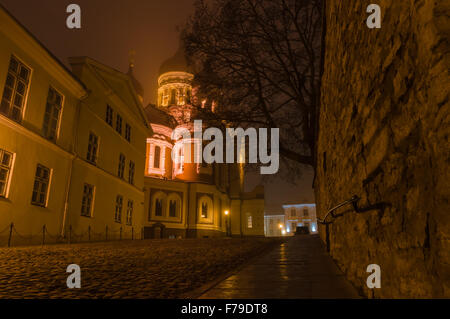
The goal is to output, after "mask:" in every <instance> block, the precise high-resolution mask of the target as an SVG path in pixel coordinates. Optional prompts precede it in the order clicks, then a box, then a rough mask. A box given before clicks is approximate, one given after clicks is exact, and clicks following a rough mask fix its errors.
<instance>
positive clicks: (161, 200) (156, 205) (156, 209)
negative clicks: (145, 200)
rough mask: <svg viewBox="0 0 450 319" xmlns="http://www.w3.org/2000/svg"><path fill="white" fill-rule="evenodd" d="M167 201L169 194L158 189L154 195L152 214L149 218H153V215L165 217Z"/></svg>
mask: <svg viewBox="0 0 450 319" xmlns="http://www.w3.org/2000/svg"><path fill="white" fill-rule="evenodd" d="M166 203H167V195H166V194H165V193H163V192H161V191H158V192H156V193H155V194H154V195H152V198H151V214H150V215H149V219H150V220H151V216H155V217H163V216H165V215H167V213H166V208H165V207H164V206H165V205H166Z"/></svg>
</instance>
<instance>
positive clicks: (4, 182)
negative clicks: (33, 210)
mask: <svg viewBox="0 0 450 319" xmlns="http://www.w3.org/2000/svg"><path fill="white" fill-rule="evenodd" d="M12 164H13V154H12V153H9V152H7V151H4V150H2V149H0V197H6V192H7V190H8V185H9V180H10V174H11V169H12Z"/></svg>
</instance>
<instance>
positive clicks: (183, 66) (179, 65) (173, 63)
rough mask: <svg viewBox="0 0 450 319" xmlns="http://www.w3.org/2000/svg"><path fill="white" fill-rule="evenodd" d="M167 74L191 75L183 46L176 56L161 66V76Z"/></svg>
mask: <svg viewBox="0 0 450 319" xmlns="http://www.w3.org/2000/svg"><path fill="white" fill-rule="evenodd" d="M167 72H186V73H191V68H190V67H189V66H188V63H187V60H186V53H185V50H184V46H183V45H181V46H180V47H179V48H178V50H177V52H176V53H175V55H174V56H172V57H171V58H169V59H167V60H166V61H164V62H163V63H162V64H161V67H160V68H159V75H161V74H164V73H167Z"/></svg>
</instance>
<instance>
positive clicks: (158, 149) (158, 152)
mask: <svg viewBox="0 0 450 319" xmlns="http://www.w3.org/2000/svg"><path fill="white" fill-rule="evenodd" d="M160 161H161V147H159V146H155V153H154V160H153V167H154V168H159V166H160Z"/></svg>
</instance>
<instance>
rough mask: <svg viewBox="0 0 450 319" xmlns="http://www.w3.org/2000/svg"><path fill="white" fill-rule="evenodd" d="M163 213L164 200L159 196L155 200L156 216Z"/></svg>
mask: <svg viewBox="0 0 450 319" xmlns="http://www.w3.org/2000/svg"><path fill="white" fill-rule="evenodd" d="M162 215H163V202H162V199H161V198H157V199H156V201H155V216H162Z"/></svg>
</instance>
